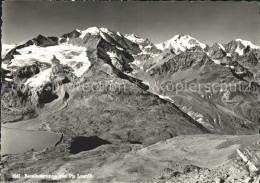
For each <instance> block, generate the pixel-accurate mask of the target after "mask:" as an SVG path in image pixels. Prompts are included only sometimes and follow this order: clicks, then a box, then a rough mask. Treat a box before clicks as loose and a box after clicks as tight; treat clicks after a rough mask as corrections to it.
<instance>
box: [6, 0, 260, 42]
mask: <svg viewBox="0 0 260 183" xmlns="http://www.w3.org/2000/svg"><path fill="white" fill-rule="evenodd" d="M2 9H3V11H2V12H3V16H2V20H3V25H2V43H4V44H16V43H23V42H25V41H27V40H29V39H32V38H34V37H36V36H37V35H39V34H42V35H45V36H61V35H63V34H65V33H68V32H71V31H72V30H75V29H80V30H84V29H87V28H88V27H106V28H108V29H110V30H113V31H119V32H120V33H122V34H126V33H128V34H132V33H134V34H137V35H138V36H140V37H142V38H148V39H149V40H150V41H152V42H153V43H161V42H164V41H166V40H168V39H170V38H172V37H173V36H174V35H177V34H178V35H179V34H187V35H190V36H192V37H195V38H196V39H197V40H199V41H200V42H202V43H206V44H208V45H210V46H211V45H212V44H214V43H215V42H219V43H228V42H229V41H231V40H233V39H236V38H241V39H245V40H249V41H251V42H252V43H253V44H256V45H259V46H260V15H259V4H258V3H257V2H231V1H229V2H115V1H114V2H47V1H45V2H43V1H41V2H35V1H31V2H29V1H26V2H25V1H24V2H21V1H4V2H3V5H2Z"/></svg>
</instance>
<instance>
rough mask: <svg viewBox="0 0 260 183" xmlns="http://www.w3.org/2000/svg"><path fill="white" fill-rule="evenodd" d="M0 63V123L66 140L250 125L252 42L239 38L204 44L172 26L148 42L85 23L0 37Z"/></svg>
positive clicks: (146, 141) (256, 80)
mask: <svg viewBox="0 0 260 183" xmlns="http://www.w3.org/2000/svg"><path fill="white" fill-rule="evenodd" d="M1 68H2V69H1V70H2V98H1V109H2V111H1V112H2V123H4V124H5V125H6V126H7V127H8V125H10V126H11V127H12V125H13V124H16V126H19V127H20V128H22V129H30V130H47V131H52V132H58V133H62V134H63V136H62V137H63V139H62V143H63V145H64V144H65V146H66V148H68V146H69V145H70V144H71V143H72V141H73V140H72V139H74V138H76V137H79V136H85V137H92V136H97V137H98V138H102V139H106V142H107V144H110V142H111V143H112V144H143V145H152V144H155V143H158V142H159V141H165V140H167V139H170V138H173V137H176V136H179V135H198V134H225V135H235V134H236V135H244V134H256V133H258V129H259V120H260V97H259V91H260V47H258V46H256V45H253V44H252V43H251V42H249V41H245V40H241V39H236V40H232V41H230V42H229V43H226V44H220V43H215V44H214V45H213V46H208V45H206V44H203V43H201V42H199V41H198V40H196V39H195V38H193V37H191V36H188V35H176V36H174V37H173V38H172V39H169V40H167V41H165V42H163V43H160V44H153V43H152V42H151V41H149V40H148V39H144V38H140V37H138V36H137V35H134V34H131V35H129V34H126V35H122V34H121V33H119V32H114V31H111V30H108V29H107V28H97V27H91V28H88V29H86V30H78V29H76V30H74V31H72V32H70V33H67V34H64V35H63V36H61V37H46V36H43V35H39V36H37V37H36V38H33V39H31V40H28V41H27V42H25V43H24V44H21V45H4V44H3V45H2V66H1ZM43 116H44V120H43ZM189 138H190V137H189ZM204 138H205V137H203V139H204ZM207 138H208V137H207ZM207 138H205V139H207ZM209 138H211V137H210V136H209ZM214 138H216V139H217V137H215V136H214ZM255 138H257V137H254V138H253V137H250V138H249V139H255ZM93 139H95V138H93ZM205 139H204V140H205ZM227 139H229V137H228V138H227ZM211 140H212V139H211ZM183 141H184V142H186V141H185V140H183ZM230 141H232V139H231V140H230ZM176 142H178V143H179V141H178V139H177V140H176ZM171 143H175V140H172V141H171ZM187 143H188V142H187ZM207 143H209V142H207ZM214 143H215V142H214ZM243 143H244V141H243ZM166 144H167V143H166ZM198 144H199V143H198ZM63 145H61V147H60V148H61V149H62V148H65V147H64V146H63ZM199 145H201V144H199ZM157 146H160V143H159V145H157ZM157 146H154V148H155V149H156V148H157ZM164 146H165V147H166V146H167V145H163V146H162V147H164ZM131 147H132V146H131ZM160 147H161V146H160ZM167 147H168V146H167ZM124 148H125V147H124ZM124 148H123V147H122V148H121V146H120V152H121V151H122V152H125V149H124ZM171 148H175V147H171ZM214 148H216V149H218V145H217V144H215V145H214ZM158 149H159V148H158ZM195 149H196V148H195ZM105 150H106V151H109V152H110V153H111V152H114V150H113V149H105ZM232 150H233V148H232ZM50 151H51V152H52V153H53V152H54V151H55V153H54V155H53V156H55V157H56V156H57V155H58V154H57V152H59V153H61V154H64V153H65V151H62V150H54V151H52V150H50ZM219 151H220V152H221V150H219ZM127 152H128V151H127ZM145 152H146V151H145ZM162 152H164V150H163V151H162ZM185 152H186V151H185ZM187 152H188V151H187ZM207 152H208V151H207ZM216 152H217V150H216ZM232 152H233V151H232ZM42 153H43V154H44V151H43V152H42ZM147 153H148V154H149V151H147ZM167 153H169V154H170V151H169V152H168V151H167ZM229 153H231V152H229ZM99 154H103V153H101V151H100V152H99ZM140 154H142V152H141V151H140ZM150 154H151V153H150ZM25 156H27V155H26V154H25ZM43 156H45V155H43ZM102 156H103V155H102ZM111 156H112V155H111ZM132 156H134V155H132ZM149 156H150V155H149ZM153 156H156V153H155V154H154V155H153ZM158 156H159V155H158ZM64 157H65V155H64ZM75 157H76V156H75ZM79 157H83V156H79ZM100 157H101V156H100ZM160 157H163V156H160ZM221 157H222V156H221ZM223 157H224V156H223ZM73 158H74V157H73ZM136 161H139V160H136ZM183 161H184V160H183ZM100 162H101V161H100ZM109 162H110V161H109ZM10 166H11V165H10ZM55 166H56V165H55ZM111 166H112V165H111ZM113 166H114V165H113ZM167 166H168V165H167ZM84 168H85V167H84ZM193 168H194V167H193ZM195 168H196V167H195ZM35 170H36V169H35ZM51 170H52V169H51ZM140 171H141V170H140ZM203 171H204V170H203ZM205 171H207V170H205ZM147 175H148V174H147ZM100 176H101V175H100ZM209 178H210V177H209Z"/></svg>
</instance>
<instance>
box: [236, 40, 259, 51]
mask: <svg viewBox="0 0 260 183" xmlns="http://www.w3.org/2000/svg"><path fill="white" fill-rule="evenodd" d="M235 41H237V42H240V43H241V44H242V45H243V46H245V47H247V46H249V47H250V48H252V49H259V48H260V47H259V46H256V45H254V44H253V43H252V42H250V41H246V40H243V39H235Z"/></svg>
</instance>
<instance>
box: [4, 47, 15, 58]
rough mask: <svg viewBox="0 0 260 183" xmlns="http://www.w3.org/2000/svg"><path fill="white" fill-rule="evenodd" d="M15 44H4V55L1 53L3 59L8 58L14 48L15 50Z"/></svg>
mask: <svg viewBox="0 0 260 183" xmlns="http://www.w3.org/2000/svg"><path fill="white" fill-rule="evenodd" d="M15 46H16V45H15V44H11V45H8V44H2V53H1V57H2V58H4V57H5V56H6V54H7V53H8V52H9V51H11V50H12V49H13V48H15Z"/></svg>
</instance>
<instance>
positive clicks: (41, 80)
mask: <svg viewBox="0 0 260 183" xmlns="http://www.w3.org/2000/svg"><path fill="white" fill-rule="evenodd" d="M51 73H52V68H49V69H46V70H44V71H41V72H40V73H38V74H37V75H35V76H33V77H31V78H29V79H28V80H27V81H26V83H25V84H29V86H31V87H39V86H43V85H45V84H46V83H48V82H50V77H51Z"/></svg>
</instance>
